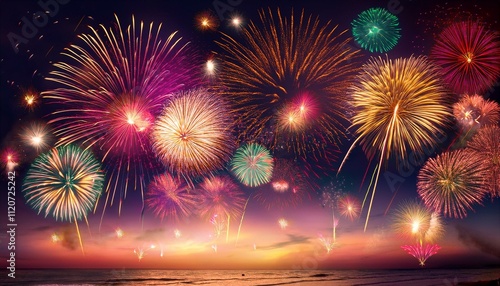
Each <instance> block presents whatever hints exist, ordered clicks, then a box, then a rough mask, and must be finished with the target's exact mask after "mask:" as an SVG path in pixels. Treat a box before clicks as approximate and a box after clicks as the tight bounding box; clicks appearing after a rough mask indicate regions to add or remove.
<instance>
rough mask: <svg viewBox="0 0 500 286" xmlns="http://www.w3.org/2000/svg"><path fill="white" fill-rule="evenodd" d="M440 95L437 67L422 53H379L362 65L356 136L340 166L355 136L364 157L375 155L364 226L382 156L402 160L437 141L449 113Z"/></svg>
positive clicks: (354, 98) (354, 91) (356, 97)
mask: <svg viewBox="0 0 500 286" xmlns="http://www.w3.org/2000/svg"><path fill="white" fill-rule="evenodd" d="M445 98H446V93H445V91H444V89H443V87H442V86H441V84H440V80H439V74H438V72H437V68H436V67H434V66H433V65H432V64H430V63H429V61H428V60H427V59H426V58H425V57H418V58H415V57H410V58H400V59H396V60H390V59H386V60H383V59H382V58H381V57H378V58H372V59H370V61H369V62H368V63H367V64H365V65H364V68H363V71H362V72H361V73H360V74H359V75H358V81H357V82H356V84H355V85H354V86H353V88H352V104H353V106H354V108H355V114H354V116H353V117H352V127H356V130H355V134H356V135H357V139H356V140H355V141H354V143H353V144H352V146H351V148H350V149H349V151H348V152H347V154H346V156H345V158H344V160H343V162H342V164H341V166H340V168H339V171H340V169H341V168H342V165H343V164H344V163H345V160H346V159H347V157H348V155H349V154H350V152H351V150H352V148H354V146H355V145H356V143H358V142H360V144H361V145H362V147H363V150H364V151H365V152H366V153H367V154H368V157H369V158H373V157H374V156H375V154H378V156H379V160H378V165H377V171H376V172H377V174H376V176H375V182H374V184H373V190H372V196H371V199H370V204H369V207H368V214H367V217H366V222H365V230H366V227H367V225H368V219H369V217H370V211H371V206H372V204H373V198H374V196H375V191H376V188H377V184H378V178H379V176H380V169H381V168H382V165H383V162H384V160H388V159H389V158H390V157H391V155H393V156H395V157H396V158H399V159H401V160H402V161H403V162H406V161H407V159H408V158H407V154H408V153H410V152H411V151H413V152H415V153H416V154H423V153H424V149H426V148H429V147H431V146H433V145H435V144H436V141H437V135H438V134H440V133H442V132H443V131H442V130H441V129H442V128H443V127H444V126H445V124H446V123H447V122H448V117H449V116H451V112H450V108H449V107H448V106H447V105H446V104H445V102H444V99H445ZM369 192H370V189H368V191H367V194H368V193H369Z"/></svg>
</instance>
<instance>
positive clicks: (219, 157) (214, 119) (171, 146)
mask: <svg viewBox="0 0 500 286" xmlns="http://www.w3.org/2000/svg"><path fill="white" fill-rule="evenodd" d="M231 126H232V120H231V117H230V116H229V114H228V109H227V107H226V103H225V101H224V100H222V99H221V98H219V97H218V96H217V94H214V93H212V92H210V91H208V90H205V89H194V90H190V91H186V92H182V93H180V94H179V95H177V96H176V97H175V98H173V99H172V100H171V101H170V102H169V103H168V104H167V105H166V106H165V108H164V110H163V113H162V114H161V116H160V117H159V118H158V119H157V121H156V123H155V126H154V130H153V132H152V136H153V149H154V150H155V151H156V154H157V156H158V157H159V158H160V159H161V161H162V162H163V163H164V164H165V165H166V166H167V167H168V168H169V169H170V170H171V171H172V172H174V171H175V172H177V173H179V174H183V175H193V176H199V175H203V174H206V173H209V172H211V171H215V170H217V169H221V168H222V167H223V166H224V163H225V162H226V161H227V160H228V159H229V158H230V156H231V152H232V151H233V148H234V140H231V135H230V131H231Z"/></svg>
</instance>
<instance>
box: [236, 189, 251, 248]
mask: <svg viewBox="0 0 500 286" xmlns="http://www.w3.org/2000/svg"><path fill="white" fill-rule="evenodd" d="M251 197H252V194H250V195H249V196H248V199H247V201H246V202H245V205H244V206H243V213H242V214H241V220H240V225H239V226H238V233H237V234H236V242H235V243H234V245H235V246H236V245H237V244H238V239H239V238H240V232H241V226H242V225H243V218H244V217H245V213H246V210H247V205H248V201H250V198H251Z"/></svg>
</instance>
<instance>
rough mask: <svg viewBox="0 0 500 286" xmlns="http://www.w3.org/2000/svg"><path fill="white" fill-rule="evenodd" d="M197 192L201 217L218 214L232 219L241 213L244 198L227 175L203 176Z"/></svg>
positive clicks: (210, 216)
mask: <svg viewBox="0 0 500 286" xmlns="http://www.w3.org/2000/svg"><path fill="white" fill-rule="evenodd" d="M198 192H199V198H200V201H199V204H198V206H199V214H200V216H201V217H205V218H212V217H213V216H214V215H219V216H222V217H223V218H233V219H234V218H237V217H238V216H240V215H241V211H242V209H243V205H244V204H245V200H246V199H245V197H244V193H243V192H242V191H241V190H239V189H238V186H237V185H236V184H235V183H233V181H232V180H231V178H229V177H227V176H217V177H208V178H205V179H204V181H203V182H202V183H201V184H199V186H198Z"/></svg>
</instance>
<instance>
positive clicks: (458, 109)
mask: <svg viewBox="0 0 500 286" xmlns="http://www.w3.org/2000/svg"><path fill="white" fill-rule="evenodd" d="M453 115H454V116H455V119H456V120H457V122H458V123H459V124H460V126H461V127H462V128H463V129H475V128H480V127H481V126H484V125H490V124H496V123H497V122H498V121H499V120H500V105H498V103H496V102H494V101H491V100H487V99H484V98H483V97H482V96H480V95H477V94H476V95H464V96H463V97H462V98H461V99H460V101H458V102H457V103H455V104H454V105H453Z"/></svg>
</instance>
